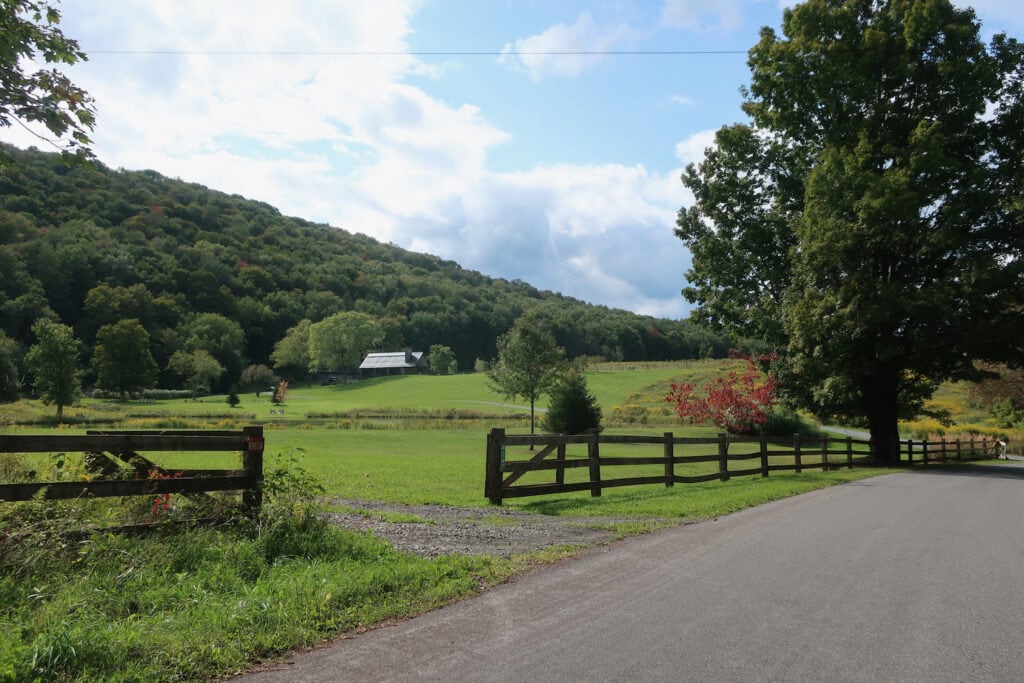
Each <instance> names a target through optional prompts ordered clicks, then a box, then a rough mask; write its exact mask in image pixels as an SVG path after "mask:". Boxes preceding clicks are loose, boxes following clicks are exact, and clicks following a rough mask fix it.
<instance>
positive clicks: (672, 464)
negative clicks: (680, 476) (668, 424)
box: [665, 432, 676, 488]
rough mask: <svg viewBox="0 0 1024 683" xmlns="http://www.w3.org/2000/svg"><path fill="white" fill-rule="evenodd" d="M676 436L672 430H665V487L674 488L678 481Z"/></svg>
mask: <svg viewBox="0 0 1024 683" xmlns="http://www.w3.org/2000/svg"><path fill="white" fill-rule="evenodd" d="M674 458H675V437H673V436H672V432H665V488H672V486H673V485H674V484H675V483H676V461H675V459H674Z"/></svg>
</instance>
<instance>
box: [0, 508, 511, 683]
mask: <svg viewBox="0 0 1024 683" xmlns="http://www.w3.org/2000/svg"><path fill="white" fill-rule="evenodd" d="M49 540H50V541H51V542H53V541H54V540H55V539H53V538H50V539H49ZM183 541H187V542H183ZM23 542H24V541H23ZM7 550H10V548H8V549H7ZM15 550H17V549H15ZM48 555H49V561H47V562H41V563H33V564H32V565H31V566H27V567H26V566H21V567H20V568H18V567H17V565H15V567H16V568H18V569H19V571H17V572H15V571H10V570H11V566H10V565H9V564H8V562H9V560H10V559H11V558H7V559H8V562H4V563H3V564H4V569H5V571H4V572H2V573H0V604H2V605H3V608H2V610H0V680H10V681H21V680H25V681H28V680H79V681H93V680H104V681H139V680H210V679H213V678H219V677H223V676H227V675H230V674H232V673H235V672H238V671H242V670H245V669H248V668H251V667H252V666H253V665H255V664H256V663H258V662H259V661H261V660H265V659H267V658H273V657H275V656H278V655H281V654H283V653H285V652H287V651H289V650H292V649H294V648H296V647H300V646H304V645H314V644H316V643H318V642H321V641H322V640H324V639H325V638H330V637H333V636H336V635H337V634H339V633H342V632H346V631H351V630H354V629H359V628H362V627H366V626H369V625H372V624H375V623H379V622H381V621H384V620H387V619H391V618H398V617H404V616H409V615H412V614H416V613H419V612H422V611H424V610H427V609H431V608H433V607H437V606H439V605H443V604H446V603H448V602H450V601H452V600H454V599H456V598H459V597H462V596H465V595H468V594H471V593H474V592H477V591H478V590H479V589H480V587H481V586H482V585H491V584H494V583H498V582H501V581H503V580H505V579H506V578H508V576H510V575H511V573H512V572H513V571H515V569H516V566H517V564H516V563H513V562H507V561H498V560H493V559H490V558H485V557H461V556H447V557H442V558H437V559H425V558H420V557H417V556H414V555H410V554H407V553H402V552H397V551H395V550H393V549H391V547H390V546H388V545H387V544H386V543H385V542H383V541H381V540H378V539H376V538H374V537H372V536H370V535H366V534H356V533H352V532H348V531H345V530H343V529H340V528H337V527H334V526H332V525H330V524H329V523H327V522H324V521H322V520H316V519H312V518H304V517H298V518H278V519H277V520H276V523H272V524H269V525H266V526H262V527H246V526H244V525H240V526H230V527H224V528H220V529H211V528H201V527H197V528H192V529H189V530H188V531H187V532H184V533H182V532H167V533H154V534H149V535H146V536H141V537H131V536H126V535H115V534H100V533H97V534H93V535H91V536H89V537H88V538H86V539H84V540H80V541H78V542H75V543H67V544H66V545H64V546H63V547H61V548H59V550H58V549H51V552H50V553H49V554H48ZM520 562H522V560H520Z"/></svg>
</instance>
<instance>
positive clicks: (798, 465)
mask: <svg viewBox="0 0 1024 683" xmlns="http://www.w3.org/2000/svg"><path fill="white" fill-rule="evenodd" d="M793 465H794V468H793V469H794V470H795V471H796V473H797V474H800V473H801V472H803V463H802V462H801V461H800V435H799V434H794V435H793Z"/></svg>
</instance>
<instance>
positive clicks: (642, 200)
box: [0, 0, 1024, 318]
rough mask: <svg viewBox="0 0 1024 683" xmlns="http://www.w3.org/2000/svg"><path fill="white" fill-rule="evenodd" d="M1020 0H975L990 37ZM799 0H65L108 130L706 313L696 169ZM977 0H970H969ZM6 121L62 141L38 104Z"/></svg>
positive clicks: (487, 259) (156, 161)
mask: <svg viewBox="0 0 1024 683" xmlns="http://www.w3.org/2000/svg"><path fill="white" fill-rule="evenodd" d="M1018 3H1019V0H977V1H976V2H975V3H974V4H973V7H974V8H975V10H976V12H977V14H978V18H979V20H980V21H981V24H982V34H983V35H984V36H985V37H986V38H987V37H989V36H991V35H992V34H993V33H996V32H1000V31H1005V32H1007V33H1009V34H1010V35H1013V36H1015V37H1017V38H1022V37H1024V12H1022V11H1021V10H1020V6H1019V4H1018ZM792 4H793V3H792V2H780V0H289V1H288V2H282V1H281V0H117V1H116V2H113V1H109V2H108V1H97V0H64V1H63V2H62V3H60V4H59V9H60V11H61V12H62V15H63V16H62V21H61V24H60V28H61V30H62V31H63V32H64V33H65V34H66V35H68V36H70V37H73V38H75V39H76V40H78V42H79V45H80V46H81V48H82V49H83V50H84V51H85V52H86V53H87V54H88V55H89V59H88V61H87V62H84V63H81V64H77V65H75V66H73V67H70V68H68V69H66V72H67V73H68V74H69V76H70V77H71V78H72V80H73V81H75V82H76V83H77V84H78V85H79V86H81V87H83V88H85V89H86V90H87V91H88V92H89V93H90V94H91V95H92V96H93V97H94V98H95V105H96V109H97V123H96V127H95V129H94V131H93V135H92V137H93V140H94V145H93V150H94V152H95V153H96V155H97V157H98V158H99V160H100V161H102V162H103V163H104V164H106V165H107V166H109V167H112V168H123V169H128V170H142V169H152V170H156V171H158V172H160V173H162V174H164V175H167V176H170V177H175V178H180V179H182V180H185V181H188V182H195V183H200V184H202V185H205V186H207V187H210V188H212V189H216V190H220V191H224V192H228V193H233V194H239V195H242V196H244V197H247V198H250V199H255V200H259V201H263V202H266V203H268V204H270V205H272V206H275V207H277V208H278V209H279V210H280V211H281V212H282V213H283V214H285V215H289V216H298V217H301V218H305V219H307V220H311V221H315V222H321V223H326V224H329V225H332V226H335V227H339V228H343V229H345V230H348V231H351V232H359V233H364V234H367V235H370V236H372V237H374V238H376V239H378V240H380V241H382V242H389V243H393V244H396V245H398V246H401V247H404V248H406V249H411V250H413V251H417V252H425V253H429V254H434V255H437V256H440V257H442V258H445V259H450V260H453V261H456V262H457V263H459V264H460V265H461V266H463V267H465V268H469V269H472V270H476V271H480V272H482V273H484V274H485V275H489V276H491V277H500V278H506V279H509V280H522V281H525V282H528V283H530V284H531V285H533V286H535V287H537V288H539V289H543V290H551V291H555V292H560V293H562V294H566V295H568V296H572V297H576V298H578V299H581V300H583V301H587V302H589V303H593V304H599V305H606V306H609V307H613V308H622V309H626V310H630V311H634V312H636V313H641V314H645V315H654V316H658V317H667V318H682V317H686V316H687V315H688V312H689V306H688V304H687V303H686V301H685V300H684V299H683V298H682V296H681V294H680V290H681V289H682V287H684V286H685V284H686V283H685V279H684V273H685V272H686V270H687V269H688V268H689V265H690V257H689V253H688V252H687V250H686V248H685V246H684V245H683V243H682V242H681V241H680V240H679V239H678V238H677V237H676V236H675V235H674V232H673V228H674V226H675V218H676V214H677V212H678V210H679V209H680V207H683V206H688V205H689V204H690V203H691V202H692V200H693V198H692V195H690V194H689V192H688V191H687V190H686V189H685V188H684V187H683V185H682V183H681V182H680V179H679V178H680V174H681V173H682V170H683V169H684V168H685V166H686V165H687V164H688V163H691V162H699V160H700V159H701V158H702V156H703V150H704V149H705V148H706V147H707V146H708V145H709V144H711V142H712V140H713V136H714V131H715V130H717V129H718V128H720V127H721V126H724V125H729V124H732V123H735V122H739V121H744V120H745V117H744V115H743V113H742V111H741V110H740V104H741V102H742V95H741V92H740V90H741V87H742V86H744V85H745V84H747V83H748V82H749V69H748V67H747V64H746V52H747V50H749V49H750V48H751V47H752V46H753V45H754V44H755V43H756V42H757V40H758V33H759V30H760V28H761V27H762V26H771V27H773V28H776V29H777V28H778V27H779V25H780V23H781V19H782V11H783V8H784V7H786V6H791V5H792ZM957 4H962V3H957ZM653 53H658V54H653ZM0 139H2V140H4V141H6V142H11V143H14V144H16V145H19V146H22V147H27V146H29V145H34V146H36V147H39V148H40V149H47V146H46V145H45V144H44V143H41V142H40V141H38V140H36V139H33V138H32V137H31V136H30V135H29V133H28V132H27V131H26V130H24V129H23V128H20V127H18V126H14V127H11V128H0Z"/></svg>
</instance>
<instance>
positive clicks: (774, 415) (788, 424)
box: [758, 406, 818, 436]
mask: <svg viewBox="0 0 1024 683" xmlns="http://www.w3.org/2000/svg"><path fill="white" fill-rule="evenodd" d="M758 431H760V432H762V433H764V434H767V435H768V436H792V435H794V434H800V435H801V436H812V435H815V434H817V433H818V428H817V427H816V426H815V425H812V424H809V423H808V422H807V421H806V420H804V419H803V418H802V417H800V415H799V414H797V413H796V412H795V411H793V410H791V409H789V408H784V407H782V406H776V407H775V409H774V410H773V411H772V412H770V413H768V416H767V419H766V420H765V422H764V423H763V424H762V425H761V426H760V428H759V430H758Z"/></svg>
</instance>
